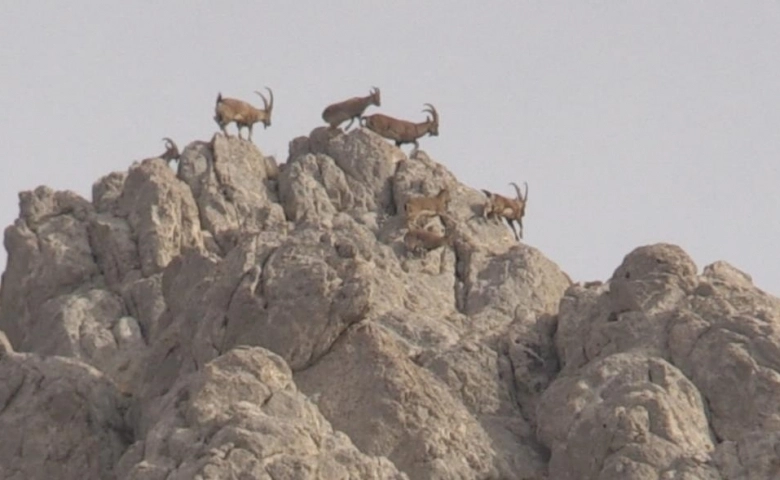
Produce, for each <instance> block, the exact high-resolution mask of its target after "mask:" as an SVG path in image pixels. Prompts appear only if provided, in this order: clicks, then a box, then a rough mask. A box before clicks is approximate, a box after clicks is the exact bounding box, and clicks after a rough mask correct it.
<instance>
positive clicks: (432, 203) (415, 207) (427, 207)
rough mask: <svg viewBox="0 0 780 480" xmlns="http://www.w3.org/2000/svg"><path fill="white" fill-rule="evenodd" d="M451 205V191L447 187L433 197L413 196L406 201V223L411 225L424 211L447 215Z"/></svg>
mask: <svg viewBox="0 0 780 480" xmlns="http://www.w3.org/2000/svg"><path fill="white" fill-rule="evenodd" d="M449 205H450V191H449V189H448V188H447V187H444V188H442V189H441V190H439V193H437V194H436V195H434V196H433V197H413V198H410V199H409V200H407V201H406V204H405V205H404V212H406V224H407V225H409V224H410V223H412V222H413V221H414V220H415V219H416V218H417V217H419V216H420V214H422V213H423V212H431V213H433V214H435V215H439V216H442V215H445V214H446V213H447V208H449Z"/></svg>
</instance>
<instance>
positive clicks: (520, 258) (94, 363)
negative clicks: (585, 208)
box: [0, 127, 780, 480]
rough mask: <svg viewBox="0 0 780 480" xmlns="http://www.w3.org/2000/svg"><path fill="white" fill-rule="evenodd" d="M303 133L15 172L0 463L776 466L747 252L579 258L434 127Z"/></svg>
mask: <svg viewBox="0 0 780 480" xmlns="http://www.w3.org/2000/svg"><path fill="white" fill-rule="evenodd" d="M289 150H290V151H289V158H288V159H287V161H286V162H285V163H283V164H279V163H278V162H277V161H276V160H275V159H274V158H271V157H266V156H264V155H263V154H262V153H261V152H260V151H259V150H258V149H257V148H256V147H255V145H254V144H252V143H251V142H248V141H246V140H241V139H238V138H228V137H225V136H223V135H222V134H217V135H215V136H214V138H213V139H212V140H211V141H210V142H202V141H195V142H192V143H190V144H189V145H187V146H186V147H185V148H184V149H183V150H182V152H181V156H180V158H179V160H178V165H177V170H176V171H174V170H173V169H172V168H171V165H170V164H169V163H168V162H167V161H166V160H165V159H163V158H149V159H146V160H143V161H138V162H135V163H134V164H133V165H131V166H130V168H129V169H128V170H127V171H126V172H114V173H111V174H109V175H107V176H105V177H103V178H101V179H99V180H98V181H97V182H95V184H94V185H93V189H92V199H91V201H90V200H86V199H84V198H82V197H80V196H79V195H77V194H75V193H73V192H69V191H53V190H51V189H50V188H47V187H39V188H37V189H35V190H33V191H26V192H22V193H20V195H19V200H20V201H19V206H20V214H19V218H18V219H17V220H16V221H15V223H14V224H13V225H11V226H9V227H8V228H7V229H6V231H5V247H6V250H7V251H8V263H7V267H6V271H5V272H4V274H3V277H2V288H1V289H0V330H1V331H2V332H0V432H2V435H0V438H2V440H1V441H0V479H9V480H10V479H21V478H25V479H50V478H58V479H112V478H113V479H121V480H125V479H126V480H131V479H132V480H157V479H170V480H172V479H193V478H200V479H223V478H224V479H228V478H235V479H274V480H286V479H355V480H358V479H517V480H520V479H537V480H541V479H550V480H569V479H570V480H586V479H604V480H605V479H654V480H656V479H713V480H714V479H726V478H728V479H731V480H736V479H744V480H748V479H758V478H761V479H764V478H766V479H769V478H780V462H778V456H777V452H778V451H780V433H778V428H779V427H780V300H779V299H777V298H774V297H772V296H769V295H767V294H765V293H763V292H762V291H760V290H759V289H757V288H756V287H754V286H753V285H752V282H751V279H750V277H749V276H748V275H746V274H745V273H742V272H740V271H738V270H737V269H735V268H733V267H732V266H730V265H728V264H727V263H725V262H717V263H714V264H712V265H709V266H707V267H705V268H704V269H703V272H701V273H699V270H698V268H697V266H696V265H695V264H694V263H693V261H692V260H691V259H690V257H689V256H688V255H687V254H686V253H685V252H684V251H683V250H682V249H681V248H679V247H677V246H674V245H669V244H655V245H647V246H640V247H638V248H636V249H635V250H634V251H632V252H629V253H628V254H627V255H626V257H625V258H624V260H623V262H622V264H621V265H619V266H618V267H617V269H616V270H615V272H614V274H613V275H612V277H611V278H610V279H608V280H607V281H605V282H589V283H585V284H583V283H576V284H575V283H572V281H571V280H570V279H569V277H568V275H566V273H564V272H563V271H562V270H561V269H560V268H559V267H558V266H557V265H556V264H555V263H554V262H553V261H552V260H550V259H548V258H546V257H545V255H544V254H543V253H542V252H540V251H539V250H538V249H536V248H533V247H531V246H529V245H526V244H524V243H522V242H518V241H516V240H515V238H514V237H513V235H512V232H511V231H510V230H509V228H507V226H506V225H504V224H502V223H501V222H500V221H496V220H495V219H490V218H487V219H486V218H483V216H482V209H483V206H484V205H485V202H486V201H487V197H486V196H485V195H484V194H483V193H482V192H480V191H479V190H477V189H475V188H472V187H470V186H467V185H464V184H462V183H460V182H459V181H458V179H457V178H455V177H454V176H453V175H452V174H451V173H450V172H449V171H448V170H447V169H446V168H445V167H444V166H442V165H441V164H439V163H437V162H436V161H434V160H433V159H430V158H429V157H428V156H427V154H426V153H425V152H423V151H417V152H416V154H415V155H414V156H413V157H412V158H408V157H407V156H406V155H405V154H404V153H403V151H402V150H400V149H399V148H397V147H395V146H393V145H392V144H390V143H388V142H387V141H385V140H384V139H382V138H380V137H379V136H377V135H376V134H374V133H372V132H370V131H368V130H367V129H363V128H358V129H354V130H352V131H351V132H349V133H347V134H344V133H341V132H340V131H335V130H332V129H329V128H327V127H322V128H317V129H315V130H314V131H312V132H311V134H310V135H309V136H304V137H299V138H296V139H294V140H293V141H291V142H290V149H289ZM443 189H446V190H447V191H448V192H449V193H448V198H449V200H448V203H447V207H446V214H439V215H436V214H431V215H427V216H423V217H422V218H409V216H408V215H407V212H406V210H405V205H406V202H407V201H408V200H409V199H412V198H415V197H420V196H429V197H433V196H435V195H437V194H439V192H441V191H442V190H443ZM533 201H534V200H533V198H531V199H530V202H531V205H533ZM530 211H531V212H532V211H533V207H531V210H530ZM421 219H422V220H424V223H419V220H421ZM527 223H528V228H533V227H532V224H533V221H532V219H530V220H529V221H528V222H527ZM412 230H414V231H417V232H419V231H424V232H428V233H426V234H419V235H417V236H416V237H414V238H412V237H413V236H410V234H409V232H410V231H412ZM410 238H411V240H410ZM426 238H427V239H429V240H430V239H438V241H433V240H431V241H428V240H426ZM412 240H414V242H412Z"/></svg>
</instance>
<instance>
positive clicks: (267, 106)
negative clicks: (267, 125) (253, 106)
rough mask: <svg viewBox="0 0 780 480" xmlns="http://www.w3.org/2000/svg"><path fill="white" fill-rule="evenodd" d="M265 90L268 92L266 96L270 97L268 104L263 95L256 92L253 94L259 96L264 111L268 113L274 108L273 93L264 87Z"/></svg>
mask: <svg viewBox="0 0 780 480" xmlns="http://www.w3.org/2000/svg"><path fill="white" fill-rule="evenodd" d="M265 89H266V90H268V94H269V96H270V97H271V100H270V102H269V100H268V99H267V98H265V95H263V94H262V93H260V92H258V91H257V90H255V93H256V94H258V95H260V98H262V99H263V108H264V109H265V110H266V111H268V110H271V109H273V108H274V92H272V91H271V89H270V88H268V87H265Z"/></svg>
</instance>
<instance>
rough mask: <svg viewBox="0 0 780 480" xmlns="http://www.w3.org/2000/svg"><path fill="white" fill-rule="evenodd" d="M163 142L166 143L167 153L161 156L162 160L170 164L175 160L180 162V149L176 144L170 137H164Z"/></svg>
mask: <svg viewBox="0 0 780 480" xmlns="http://www.w3.org/2000/svg"><path fill="white" fill-rule="evenodd" d="M163 142H165V153H163V154H162V155H160V158H162V159H163V160H165V161H166V162H168V163H171V162H172V161H173V160H178V159H179V147H177V146H176V143H175V142H174V141H173V140H171V139H170V138H168V137H163Z"/></svg>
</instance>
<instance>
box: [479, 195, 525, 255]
mask: <svg viewBox="0 0 780 480" xmlns="http://www.w3.org/2000/svg"><path fill="white" fill-rule="evenodd" d="M510 185H512V186H514V187H515V192H516V193H517V198H516V199H511V198H508V197H505V196H503V195H499V194H497V193H492V192H488V191H487V190H482V192H483V193H484V194H485V195H487V197H488V201H487V203H486V204H485V207H484V208H483V210H482V216H483V217H484V218H489V219H500V218H503V219H504V220H506V222H507V223H508V224H509V228H511V229H512V233H513V234H514V236H515V240H517V241H520V239H521V238H523V217H524V216H525V206H526V204H527V203H528V183H524V185H525V195H522V194H521V193H520V187H518V186H517V184H516V183H514V182H510ZM499 221H500V220H499ZM515 223H517V226H518V231H515V226H514V224H515Z"/></svg>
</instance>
